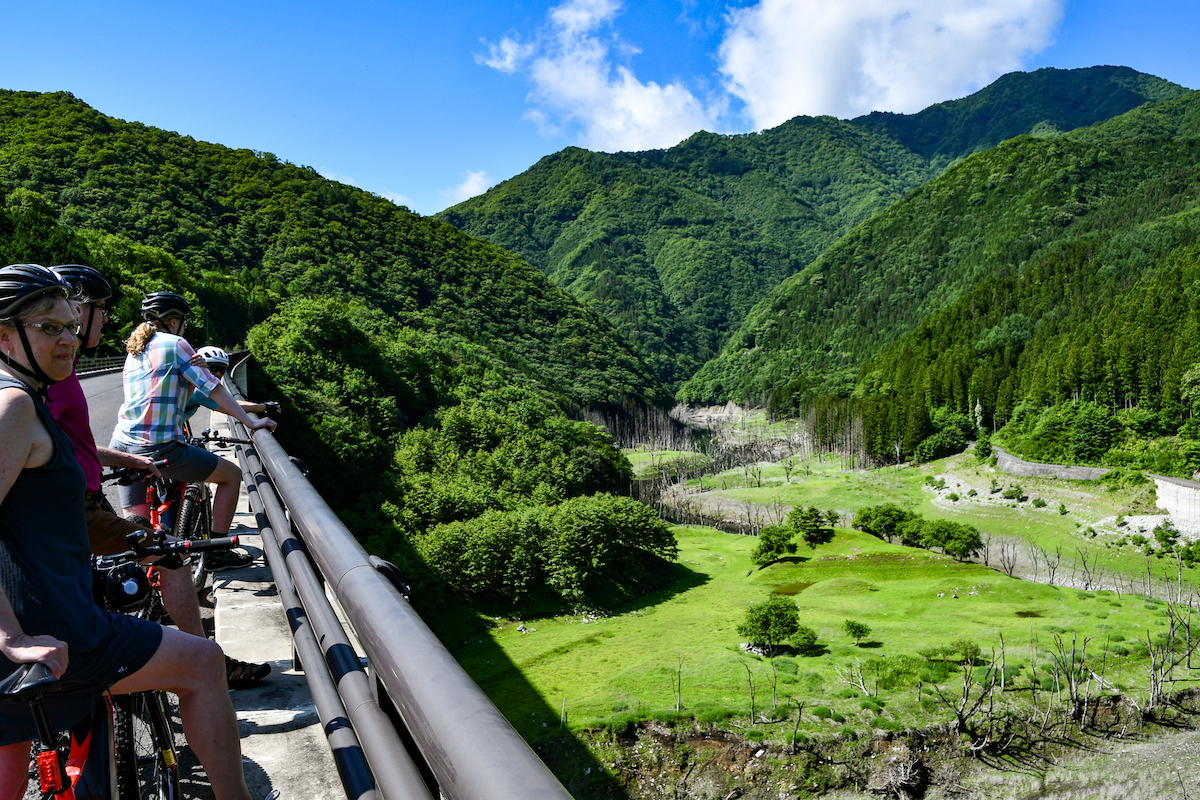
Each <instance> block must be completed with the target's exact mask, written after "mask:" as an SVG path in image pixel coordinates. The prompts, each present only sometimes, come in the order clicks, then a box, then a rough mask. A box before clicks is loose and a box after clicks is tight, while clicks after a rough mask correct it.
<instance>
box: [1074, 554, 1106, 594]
mask: <svg viewBox="0 0 1200 800" xmlns="http://www.w3.org/2000/svg"><path fill="white" fill-rule="evenodd" d="M1075 552H1077V553H1079V570H1080V573H1081V575H1082V578H1083V590H1084V591H1085V592H1086V591H1088V590H1089V589H1091V588H1092V586H1094V585H1095V584H1096V576H1097V570H1098V569H1099V566H1100V554H1099V553H1089V552H1088V551H1087V550H1085V549H1084V548H1082V547H1079V546H1076V548H1075Z"/></svg>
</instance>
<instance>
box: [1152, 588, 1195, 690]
mask: <svg viewBox="0 0 1200 800" xmlns="http://www.w3.org/2000/svg"><path fill="white" fill-rule="evenodd" d="M1191 612H1192V610H1191V607H1190V605H1189V606H1188V607H1186V608H1185V607H1183V606H1181V605H1180V604H1178V603H1167V631H1166V633H1165V634H1162V635H1160V636H1159V637H1157V638H1155V637H1154V636H1151V634H1150V631H1146V649H1147V650H1148V651H1149V654H1150V665H1149V666H1148V667H1147V671H1148V672H1149V675H1150V684H1149V698H1148V700H1147V703H1146V710H1147V711H1149V710H1151V709H1153V708H1155V707H1156V706H1158V705H1159V704H1160V703H1161V702H1162V699H1163V697H1164V696H1165V695H1166V694H1167V687H1168V686H1170V685H1174V683H1175V681H1176V680H1177V679H1176V677H1175V670H1176V668H1177V667H1179V666H1180V665H1184V666H1185V667H1186V666H1187V664H1188V663H1189V662H1190V660H1191V658H1192V654H1193V653H1194V652H1195V651H1196V647H1197V646H1198V645H1200V639H1197V638H1193V637H1192V636H1191V635H1190V634H1191Z"/></svg>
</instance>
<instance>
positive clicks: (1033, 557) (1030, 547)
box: [1025, 539, 1039, 583]
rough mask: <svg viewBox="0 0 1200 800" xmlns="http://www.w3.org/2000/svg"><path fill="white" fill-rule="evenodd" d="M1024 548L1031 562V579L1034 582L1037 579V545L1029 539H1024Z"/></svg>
mask: <svg viewBox="0 0 1200 800" xmlns="http://www.w3.org/2000/svg"><path fill="white" fill-rule="evenodd" d="M1025 549H1026V550H1027V551H1028V552H1029V560H1030V562H1032V563H1033V580H1034V583H1036V582H1037V579H1038V549H1039V548H1038V547H1037V545H1035V544H1034V543H1033V542H1032V541H1031V540H1029V539H1026V540H1025Z"/></svg>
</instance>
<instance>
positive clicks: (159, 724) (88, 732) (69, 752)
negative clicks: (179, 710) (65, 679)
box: [0, 533, 237, 800]
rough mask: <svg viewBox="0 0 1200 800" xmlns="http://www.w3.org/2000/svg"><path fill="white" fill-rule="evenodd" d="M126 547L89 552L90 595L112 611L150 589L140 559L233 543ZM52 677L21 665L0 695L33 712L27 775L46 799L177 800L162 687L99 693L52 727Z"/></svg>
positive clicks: (131, 607)
mask: <svg viewBox="0 0 1200 800" xmlns="http://www.w3.org/2000/svg"><path fill="white" fill-rule="evenodd" d="M139 538H140V536H139V535H138V534H136V533H134V534H130V541H129V545H130V548H131V549H130V551H129V552H126V553H120V554H117V555H113V556H94V557H93V559H92V566H93V586H92V589H93V595H94V596H95V598H96V600H97V602H98V603H99V604H100V605H101V606H103V607H104V608H106V609H108V610H110V611H117V612H125V613H135V612H136V611H137V610H139V609H140V608H141V607H142V605H144V604H145V603H147V602H149V600H150V598H151V596H152V595H153V594H154V592H153V589H152V587H151V586H150V581H149V579H148V578H147V576H146V572H145V571H144V569H143V568H142V566H141V565H140V563H139V562H140V561H142V560H143V559H145V558H147V557H154V556H162V557H166V558H172V557H176V558H177V557H179V556H181V555H187V554H190V553H196V552H204V551H207V550H214V549H228V548H231V547H235V546H236V545H237V537H225V538H221V539H210V540H208V541H204V542H189V541H180V542H171V543H167V544H158V545H154V546H150V547H141V546H139V545H138V539H139ZM56 683H57V679H56V678H55V677H54V675H53V674H52V673H51V672H50V670H49V669H48V668H46V667H45V665H43V664H23V665H21V666H20V667H19V668H18V669H17V670H16V671H15V672H14V673H13V674H12V675H10V676H8V677H7V678H5V679H4V680H3V681H0V699H3V700H8V701H13V702H26V703H28V704H29V706H30V709H31V711H32V712H33V717H34V722H35V725H36V726H37V731H38V740H37V741H38V746H37V750H36V756H35V758H34V761H33V770H32V771H31V773H30V778H34V777H36V778H37V779H38V788H39V790H40V792H41V794H42V797H43V798H44V799H46V798H59V800H146V799H147V798H152V799H153V800H178V799H179V798H180V797H181V795H180V790H179V769H178V759H177V757H176V751H175V737H174V734H173V733H172V730H171V717H170V713H169V710H168V701H167V694H166V693H165V692H160V691H150V692H136V693H133V694H128V695H117V696H110V695H107V694H106V695H105V696H104V697H102V698H101V699H100V700H99V701H97V703H96V706H95V708H94V709H93V713H92V715H91V717H90V718H89V719H86V720H84V721H83V722H81V723H79V724H78V725H76V726H75V727H74V728H72V729H71V730H70V731H69V732H66V733H65V734H62V735H59V734H56V733H55V732H54V730H53V728H52V727H51V725H50V721H49V718H48V716H47V713H46V708H45V694H46V693H47V692H48V691H50V690H52V689H53V687H54V685H55V684H56Z"/></svg>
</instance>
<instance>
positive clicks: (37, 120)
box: [0, 92, 676, 631]
mask: <svg viewBox="0 0 1200 800" xmlns="http://www.w3.org/2000/svg"><path fill="white" fill-rule="evenodd" d="M0 259H2V260H3V263H13V262H23V261H33V262H38V263H44V264H56V263H64V262H82V263H87V264H91V265H93V266H95V267H97V268H98V269H100V270H102V271H103V272H105V273H106V274H107V275H108V276H109V277H110V278H111V279H112V280H113V282H114V283H115V284H117V285H118V287H119V289H120V293H121V294H120V296H119V298H118V299H117V300H116V301H115V303H114V306H115V312H114V315H113V317H114V325H113V327H115V328H117V329H118V332H119V333H120V334H121V335H128V333H129V332H130V330H131V329H132V327H133V324H134V322H135V321H136V318H137V309H138V305H139V303H140V301H141V297H142V294H143V292H146V291H152V290H159V289H172V290H175V291H179V292H182V293H184V294H185V295H187V296H188V297H189V298H191V300H192V301H193V302H194V303H195V307H194V309H193V314H192V320H193V322H194V323H195V324H194V325H193V326H191V328H190V329H189V332H188V333H189V336H190V338H191V339H192V340H193V342H194V343H196V344H200V343H203V342H214V343H217V344H221V345H225V346H230V345H233V344H235V343H238V342H239V341H244V342H246V343H247V344H248V345H249V347H250V348H251V350H252V352H253V353H254V355H255V356H256V359H257V363H258V366H259V367H260V369H258V370H254V371H252V375H253V380H254V384H253V392H252V394H254V395H255V396H257V397H260V398H265V397H273V398H277V399H279V400H281V401H282V404H283V415H282V419H281V424H280V428H279V430H278V432H277V433H278V436H279V438H280V439H281V440H282V442H283V443H284V444H285V446H286V447H287V448H288V450H289V451H290V452H292V453H295V454H297V455H299V456H301V457H302V458H304V459H305V461H306V462H307V463H308V464H309V465H310V468H311V470H312V478H313V481H314V483H315V484H316V485H317V486H319V487H320V490H321V492H322V494H323V495H324V496H325V498H326V499H327V500H328V501H329V502H330V504H331V505H332V506H333V507H334V508H335V509H337V511H338V512H339V513H340V514H341V515H342V516H343V517H344V518H345V519H346V520H347V521H348V522H349V523H350V525H351V527H352V529H353V530H354V532H355V533H356V534H357V535H359V536H360V537H362V538H363V539H364V540H366V543H367V545H368V547H369V548H370V549H371V551H372V552H373V553H377V554H379V555H382V556H383V557H385V558H389V559H391V560H393V561H395V562H397V563H399V564H401V565H402V567H403V568H404V570H405V572H406V574H407V575H408V577H409V579H410V580H411V581H413V582H414V583H415V584H417V585H419V586H420V587H421V589H420V598H419V599H418V600H417V601H416V602H417V603H418V605H419V606H420V607H421V608H422V609H423V610H424V611H425V612H426V613H427V615H428V617H429V619H430V621H431V623H432V624H434V625H435V626H436V627H438V628H439V629H440V630H443V631H446V630H452V629H455V628H457V627H458V626H460V625H461V624H464V623H465V624H472V623H471V620H472V619H473V612H472V611H471V609H470V608H467V607H465V606H463V605H462V604H461V601H462V599H464V598H466V599H474V600H477V601H478V602H486V603H491V604H498V605H500V606H503V607H505V608H509V609H511V608H512V607H514V606H521V607H527V606H530V605H540V606H543V607H544V606H546V605H549V606H550V607H558V606H559V605H561V604H563V603H578V602H584V601H586V602H588V603H589V604H592V605H593V606H596V605H603V604H605V603H608V602H612V601H615V600H619V599H620V598H621V597H624V596H627V595H628V594H629V593H630V592H634V591H637V587H638V585H639V580H640V579H641V577H642V575H643V573H644V572H645V571H647V570H648V571H649V572H650V573H653V572H654V570H655V569H657V568H659V567H661V565H662V563H663V561H662V560H663V559H671V558H673V557H674V556H675V552H676V551H675V542H674V537H673V536H672V535H671V533H670V532H669V530H668V529H667V527H666V525H665V523H663V522H662V521H660V520H659V519H658V518H657V516H656V515H655V513H654V512H653V511H651V510H650V509H649V508H648V507H646V506H643V505H641V504H638V503H636V502H635V501H634V500H632V499H630V498H628V497H621V496H619V495H622V494H626V493H627V489H628V483H629V480H630V477H631V471H630V466H629V463H628V461H627V460H626V459H625V457H624V456H622V455H621V453H620V451H619V450H617V448H616V447H615V446H614V444H613V442H612V439H611V437H609V436H608V435H607V434H606V433H604V432H603V431H602V430H600V429H598V428H596V427H595V426H593V425H592V424H590V423H584V422H576V421H573V420H571V419H570V418H569V417H568V413H570V412H572V411H578V410H580V409H582V408H588V407H590V408H608V409H609V410H610V411H615V410H617V409H620V408H633V407H638V406H645V405H647V404H657V403H662V402H663V401H665V400H666V399H667V396H666V395H665V394H664V393H663V391H662V389H661V386H660V384H659V383H658V382H657V381H656V380H655V379H654V377H653V375H652V373H651V372H650V370H648V369H647V367H646V366H645V364H644V363H643V362H642V361H641V360H640V358H639V357H638V356H637V354H636V353H634V352H633V351H632V350H631V349H630V347H629V346H628V345H627V344H626V342H625V341H624V340H623V339H622V338H621V336H620V334H619V333H618V332H617V331H615V330H614V328H613V327H612V325H610V324H609V323H608V322H607V321H606V320H604V319H603V318H601V317H600V316H599V315H598V314H597V313H596V312H595V311H593V310H591V309H588V308H586V307H585V306H583V305H582V304H580V303H579V302H578V301H576V300H575V299H573V298H572V297H571V296H570V295H569V294H567V293H566V292H565V291H563V290H561V289H559V288H557V287H555V286H554V285H553V284H552V283H550V281H549V280H548V279H547V278H546V277H545V276H544V275H543V274H542V273H541V272H539V271H538V270H536V269H535V268H533V267H532V266H530V265H529V264H527V263H526V262H524V261H522V260H521V259H520V258H518V257H517V256H514V255H513V254H511V253H508V252H506V251H504V250H502V249H500V248H499V247H498V246H496V245H494V244H490V243H487V242H484V241H481V240H478V239H473V238H471V237H470V236H468V235H466V234H464V233H462V232H461V231H459V230H457V229H455V228H453V227H452V226H450V225H448V224H446V223H442V222H437V221H434V220H429V219H425V218H422V217H418V216H416V215H414V214H411V213H409V212H408V211H407V210H406V209H402V208H397V207H396V206H394V205H393V204H392V203H390V202H388V201H386V200H383V199H381V198H378V197H375V196H373V195H370V194H368V193H366V192H362V191H360V190H357V189H354V188H352V187H348V186H343V185H340V184H337V183H334V182H332V181H329V180H326V179H324V178H322V177H320V176H319V175H317V174H316V173H315V172H313V171H312V170H309V169H305V168H302V167H297V166H295V165H292V164H287V163H284V162H281V161H279V160H278V159H276V158H274V157H273V156H270V155H269V154H262V153H251V152H248V151H234V150H230V149H227V148H223V147H220V146H217V145H211V144H206V143H203V142H196V141H194V140H192V139H189V138H187V137H182V136H178V135H176V134H172V133H168V132H165V131H160V130H155V129H153V128H147V127H145V126H142V125H138V124H134V123H126V122H122V121H120V120H115V119H112V118H110V117H105V116H103V115H102V114H99V113H97V112H95V111H93V110H92V109H90V108H88V107H87V106H86V105H84V104H83V103H81V102H79V101H78V100H76V99H75V98H73V97H71V96H70V95H66V94H57V95H39V94H32V93H15V92H0ZM110 339H111V340H112V341H110V342H109V343H108V344H107V345H106V346H107V347H108V349H109V352H119V351H120V349H121V348H120V345H119V344H118V342H117V339H118V337H117V336H113V335H110ZM514 537H515V538H514ZM447 587H449V588H453V589H455V590H457V592H449V591H446V589H447ZM456 611H461V612H464V613H456Z"/></svg>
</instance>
